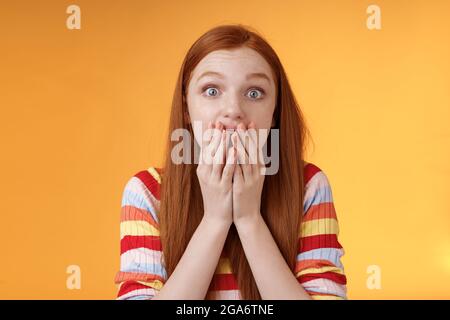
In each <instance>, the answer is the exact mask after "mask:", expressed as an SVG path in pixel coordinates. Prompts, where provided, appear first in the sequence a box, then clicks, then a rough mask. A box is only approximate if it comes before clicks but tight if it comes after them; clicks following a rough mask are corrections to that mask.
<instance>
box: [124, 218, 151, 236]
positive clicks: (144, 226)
mask: <svg viewBox="0 0 450 320" xmlns="http://www.w3.org/2000/svg"><path fill="white" fill-rule="evenodd" d="M125 236H159V230H158V229H156V228H155V227H154V226H152V225H151V224H150V223H148V222H147V221H141V220H134V221H123V222H121V223H120V238H121V239H122V238H123V237H125Z"/></svg>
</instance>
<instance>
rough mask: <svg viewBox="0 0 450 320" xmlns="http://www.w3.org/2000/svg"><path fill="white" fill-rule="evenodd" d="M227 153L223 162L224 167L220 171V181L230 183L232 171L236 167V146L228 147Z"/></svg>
mask: <svg viewBox="0 0 450 320" xmlns="http://www.w3.org/2000/svg"><path fill="white" fill-rule="evenodd" d="M229 150H230V151H229V152H228V155H227V161H226V163H225V167H224V168H223V173H222V181H223V182H224V183H231V181H232V180H233V175H234V171H235V168H236V166H237V165H236V159H237V158H236V148H234V147H232V148H230V149H229Z"/></svg>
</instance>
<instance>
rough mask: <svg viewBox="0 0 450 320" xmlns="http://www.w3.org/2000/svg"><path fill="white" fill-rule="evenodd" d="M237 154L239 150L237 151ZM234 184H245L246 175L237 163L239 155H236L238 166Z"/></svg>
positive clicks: (234, 174)
mask: <svg viewBox="0 0 450 320" xmlns="http://www.w3.org/2000/svg"><path fill="white" fill-rule="evenodd" d="M235 150H236V151H235V152H237V149H235ZM233 183H244V174H243V173H242V167H241V165H240V164H238V163H237V154H236V164H235V166H234V172H233Z"/></svg>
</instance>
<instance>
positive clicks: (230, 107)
mask: <svg viewBox="0 0 450 320" xmlns="http://www.w3.org/2000/svg"><path fill="white" fill-rule="evenodd" d="M224 102H225V105H224V108H223V110H224V111H223V117H224V118H226V119H228V120H229V121H230V122H236V123H237V122H239V121H242V120H244V118H245V114H244V110H243V109H242V106H241V104H240V101H239V99H238V98H230V99H227V100H226V101H224Z"/></svg>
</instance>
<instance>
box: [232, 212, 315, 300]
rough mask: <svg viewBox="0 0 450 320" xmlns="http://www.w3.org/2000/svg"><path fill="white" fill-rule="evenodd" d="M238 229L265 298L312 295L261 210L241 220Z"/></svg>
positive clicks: (299, 297)
mask: <svg viewBox="0 0 450 320" xmlns="http://www.w3.org/2000/svg"><path fill="white" fill-rule="evenodd" d="M236 229H237V231H238V233H239V237H240V239H241V243H242V246H243V248H244V251H245V255H246V257H247V260H248V263H249V265H250V268H251V270H252V273H253V276H254V277H255V281H256V284H257V285H258V290H259V292H260V294H261V297H262V299H263V300H275V299H286V300H292V299H295V300H310V299H311V297H310V296H309V294H308V293H307V292H306V291H305V290H304V289H303V287H302V286H300V285H299V283H298V281H297V279H296V278H295V276H294V274H293V273H292V271H291V270H290V268H289V266H288V265H287V263H286V261H285V260H284V258H283V256H282V254H281V252H280V250H279V249H278V246H277V244H276V243H275V240H274V239H273V237H272V234H271V233H270V230H269V228H268V227H267V225H266V223H265V222H264V219H263V218H262V216H261V214H259V215H255V216H254V217H252V218H249V220H247V221H245V222H241V223H237V224H236ZM261 248H263V250H262V249H261Z"/></svg>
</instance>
